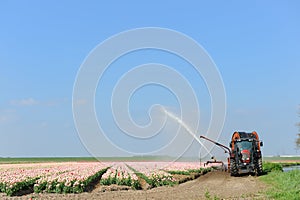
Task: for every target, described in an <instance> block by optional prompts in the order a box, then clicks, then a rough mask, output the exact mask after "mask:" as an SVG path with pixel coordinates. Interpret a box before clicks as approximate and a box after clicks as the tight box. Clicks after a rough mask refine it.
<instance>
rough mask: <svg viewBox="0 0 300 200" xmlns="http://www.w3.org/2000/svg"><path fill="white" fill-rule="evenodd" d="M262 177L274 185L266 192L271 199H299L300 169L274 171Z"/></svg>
mask: <svg viewBox="0 0 300 200" xmlns="http://www.w3.org/2000/svg"><path fill="white" fill-rule="evenodd" d="M260 179H261V180H263V181H264V182H266V183H268V184H270V185H272V186H273V187H272V188H271V189H269V190H268V191H267V192H266V194H267V195H268V197H269V198H270V199H282V200H285V199H289V200H298V199H299V197H300V184H299V180H300V171H299V170H292V171H289V172H280V171H272V172H270V173H269V174H268V175H265V176H262V177H260Z"/></svg>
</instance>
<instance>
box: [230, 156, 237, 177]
mask: <svg viewBox="0 0 300 200" xmlns="http://www.w3.org/2000/svg"><path fill="white" fill-rule="evenodd" d="M230 175H231V176H237V175H238V169H237V166H236V162H235V159H230Z"/></svg>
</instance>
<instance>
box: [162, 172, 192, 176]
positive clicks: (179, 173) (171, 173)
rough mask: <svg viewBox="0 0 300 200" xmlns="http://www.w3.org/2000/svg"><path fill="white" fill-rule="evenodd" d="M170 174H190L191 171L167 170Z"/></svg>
mask: <svg viewBox="0 0 300 200" xmlns="http://www.w3.org/2000/svg"><path fill="white" fill-rule="evenodd" d="M167 172H168V173H169V174H177V175H187V176H188V175H190V174H191V172H188V171H167Z"/></svg>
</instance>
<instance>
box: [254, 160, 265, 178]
mask: <svg viewBox="0 0 300 200" xmlns="http://www.w3.org/2000/svg"><path fill="white" fill-rule="evenodd" d="M255 168H256V175H257V176H260V175H262V174H263V166H262V159H261V158H259V159H258V160H257V161H256V166H255Z"/></svg>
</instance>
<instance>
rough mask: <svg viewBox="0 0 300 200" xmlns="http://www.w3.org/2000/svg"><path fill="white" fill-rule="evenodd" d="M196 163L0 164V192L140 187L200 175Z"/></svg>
mask: <svg viewBox="0 0 300 200" xmlns="http://www.w3.org/2000/svg"><path fill="white" fill-rule="evenodd" d="M209 170H210V168H206V169H204V167H203V166H202V165H200V164H199V162H198V163H197V162H172V163H167V162H50V163H27V164H0V191H1V192H2V193H6V195H8V196H13V195H22V194H28V193H33V192H34V193H81V192H85V191H88V190H89V188H91V187H93V186H96V185H97V186H109V185H122V186H129V187H130V188H132V189H142V188H143V187H142V186H143V183H146V184H147V185H148V189H149V188H153V187H158V186H163V185H169V186H173V185H176V184H179V183H180V180H179V179H178V175H182V176H189V175H191V174H201V173H202V174H203V173H206V172H207V171H209Z"/></svg>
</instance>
